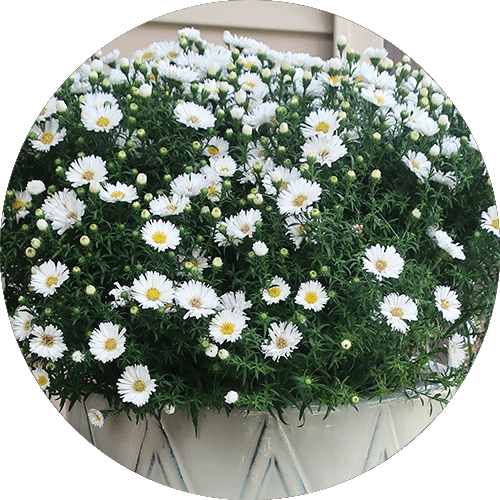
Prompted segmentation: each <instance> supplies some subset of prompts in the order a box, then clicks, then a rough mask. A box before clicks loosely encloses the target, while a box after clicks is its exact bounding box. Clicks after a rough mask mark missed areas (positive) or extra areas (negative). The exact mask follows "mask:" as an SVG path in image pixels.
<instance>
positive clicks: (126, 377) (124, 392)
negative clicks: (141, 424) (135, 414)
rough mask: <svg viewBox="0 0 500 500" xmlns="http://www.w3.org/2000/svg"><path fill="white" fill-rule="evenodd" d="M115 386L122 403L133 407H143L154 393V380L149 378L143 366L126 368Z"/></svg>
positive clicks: (147, 370) (145, 367) (146, 368)
mask: <svg viewBox="0 0 500 500" xmlns="http://www.w3.org/2000/svg"><path fill="white" fill-rule="evenodd" d="M116 385H117V387H118V393H119V394H120V397H121V398H122V401H123V402H124V403H132V404H134V405H135V406H143V405H145V404H146V403H147V402H148V401H149V398H150V396H151V394H152V393H153V392H155V391H156V380H155V379H152V378H151V377H150V375H149V369H148V367H147V366H145V365H138V364H137V365H133V366H127V368H125V371H124V372H123V373H122V376H121V377H120V378H119V379H118V382H117V384H116Z"/></svg>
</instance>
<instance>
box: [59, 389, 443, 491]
mask: <svg viewBox="0 0 500 500" xmlns="http://www.w3.org/2000/svg"><path fill="white" fill-rule="evenodd" d="M357 407H358V409H357V410H356V409H354V408H352V407H342V408H340V409H338V410H336V411H334V412H331V413H330V415H329V416H328V417H327V418H326V419H324V415H325V411H326V410H321V411H319V412H318V411H315V412H314V413H312V414H311V413H309V412H307V413H306V420H305V424H304V425H300V424H301V423H300V422H299V420H298V410H297V409H295V408H289V409H287V410H285V412H284V415H285V420H286V421H287V423H288V425H285V424H283V423H282V422H280V421H279V420H278V419H277V418H274V417H272V416H271V415H269V414H267V413H257V412H250V413H246V412H241V411H238V410H235V411H233V412H232V413H231V414H230V416H229V417H228V416H226V414H225V413H224V412H223V413H218V412H217V411H215V410H211V409H206V410H204V411H200V413H199V421H198V432H197V434H196V433H195V429H194V426H193V424H192V422H191V421H190V420H189V419H188V418H187V415H186V414H185V413H184V412H182V411H177V412H175V413H174V414H173V415H167V414H165V413H162V415H161V422H160V421H158V420H157V419H155V418H153V417H151V418H147V419H145V420H142V421H139V423H137V424H136V423H135V418H133V416H132V420H129V419H128V418H127V417H126V416H125V415H120V416H118V417H116V416H112V415H110V416H108V417H107V418H106V420H105V423H104V426H103V427H102V428H97V427H92V426H91V425H90V424H89V421H88V418H87V411H88V409H90V408H106V404H105V402H104V400H103V399H100V398H99V397H98V396H92V397H90V398H89V399H88V400H87V402H86V403H84V404H80V403H77V404H76V405H75V406H74V407H73V408H72V410H71V411H69V412H68V411H65V410H63V414H64V416H65V418H66V419H67V420H68V422H69V423H70V424H71V425H72V426H73V427H74V428H75V429H76V430H77V431H78V432H79V433H80V434H82V435H83V436H84V437H85V438H86V439H87V440H88V441H90V442H91V443H92V444H93V445H94V446H96V447H97V448H98V449H99V450H101V451H102V452H103V453H105V454H106V455H108V456H109V457H110V458H112V459H113V460H115V461H116V462H118V463H120V464H122V465H123V466H125V467H127V468H129V469H130V470H132V471H135V472H137V473H138V474H141V475H142V476H145V477H147V478H149V479H151V480H153V481H156V482H158V483H161V484H164V485H167V486H170V487H171V488H175V489H178V490H182V491H187V492H190V493H195V494H199V495H204V496H211V497H216V498H225V499H241V500H250V499H252V500H257V499H266V498H267V499H269V498H283V497H290V496H295V495H301V494H305V493H310V492H314V491H318V490H321V489H324V488H328V487H330V486H334V485H336V484H339V483H341V482H343V481H346V480H348V479H351V478H353V477H355V476H357V475H359V474H362V473H363V472H365V471H367V470H369V469H371V468H372V467H375V466H376V465H378V464H380V463H381V462H383V461H384V460H386V459H387V458H389V457H391V456H392V455H394V454H395V453H396V452H397V451H398V450H400V449H401V448H403V447H404V446H406V445H407V444H408V443H409V442H410V441H411V440H412V439H413V438H415V437H416V436H418V435H419V434H420V433H421V432H422V431H423V430H424V429H425V428H426V427H427V426H428V425H429V424H430V423H431V422H432V421H433V420H434V418H435V417H436V416H437V415H438V414H439V412H440V411H441V404H439V403H437V402H435V401H432V400H430V399H429V398H427V397H422V398H409V397H408V396H407V395H406V394H404V393H398V394H396V395H395V396H393V397H388V398H385V399H384V400H382V401H381V402H380V401H379V400H378V399H377V400H371V401H369V400H361V401H360V403H359V404H358V405H357ZM431 409H432V412H431Z"/></svg>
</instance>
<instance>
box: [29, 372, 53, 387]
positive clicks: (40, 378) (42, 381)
mask: <svg viewBox="0 0 500 500" xmlns="http://www.w3.org/2000/svg"><path fill="white" fill-rule="evenodd" d="M31 373H32V374H33V376H34V377H35V380H36V381H37V382H38V385H39V386H40V387H41V388H42V389H47V388H49V387H50V378H49V374H48V373H47V372H46V371H45V370H42V368H35V369H34V370H33V371H32V372H31Z"/></svg>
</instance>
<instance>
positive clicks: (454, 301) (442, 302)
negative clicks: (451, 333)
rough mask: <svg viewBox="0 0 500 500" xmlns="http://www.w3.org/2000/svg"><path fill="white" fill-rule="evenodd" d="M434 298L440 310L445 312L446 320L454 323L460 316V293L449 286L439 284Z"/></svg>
mask: <svg viewBox="0 0 500 500" xmlns="http://www.w3.org/2000/svg"><path fill="white" fill-rule="evenodd" d="M434 298H435V301H436V307H437V309H438V311H440V312H441V313H442V314H443V318H444V319H445V320H446V321H449V322H450V323H454V322H455V321H456V320H457V319H458V318H459V317H460V307H461V304H460V301H459V300H458V295H457V293H456V292H454V291H453V290H452V289H451V288H450V287H449V286H441V285H440V286H437V287H436V290H435V291H434Z"/></svg>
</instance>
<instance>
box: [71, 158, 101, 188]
mask: <svg viewBox="0 0 500 500" xmlns="http://www.w3.org/2000/svg"><path fill="white" fill-rule="evenodd" d="M107 174H108V171H107V169H106V162H105V161H104V160H103V159H102V158H101V157H100V156H94V155H91V156H84V157H82V158H78V159H77V160H75V161H73V162H72V163H71V165H70V166H69V168H68V170H67V171H66V179H68V181H69V182H71V185H72V186H73V187H75V188H76V187H80V186H83V185H85V184H90V183H91V182H97V183H100V182H104V181H106V180H107Z"/></svg>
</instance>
